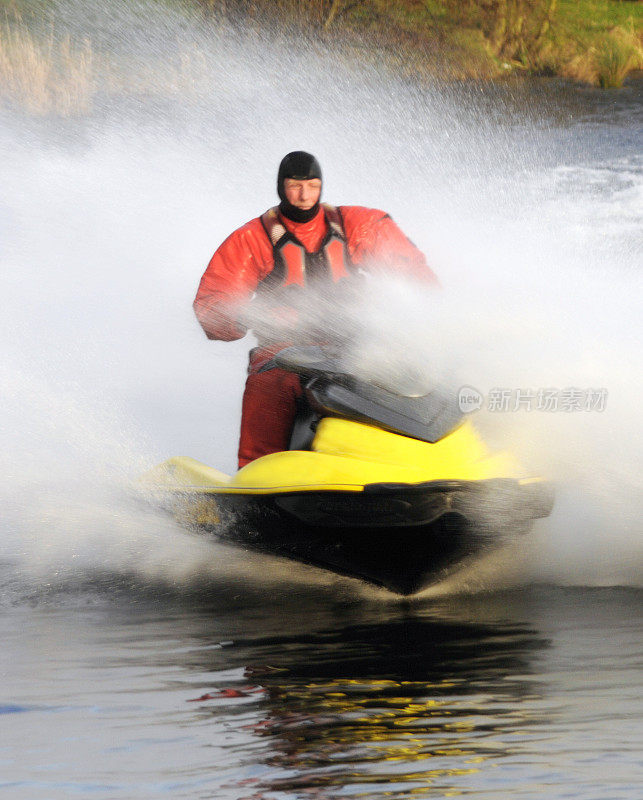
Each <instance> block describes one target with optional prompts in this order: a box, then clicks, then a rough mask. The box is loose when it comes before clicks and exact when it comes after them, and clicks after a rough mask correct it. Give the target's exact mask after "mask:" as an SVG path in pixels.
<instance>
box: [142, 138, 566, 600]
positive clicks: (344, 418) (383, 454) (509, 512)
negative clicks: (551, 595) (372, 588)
mask: <svg viewBox="0 0 643 800" xmlns="http://www.w3.org/2000/svg"><path fill="white" fill-rule="evenodd" d="M277 189H278V192H279V196H280V198H281V203H280V205H279V206H278V207H277V208H273V209H270V210H269V211H267V212H266V213H265V214H263V215H262V216H261V217H258V218H257V219H254V220H252V221H251V222H249V223H247V224H246V225H244V226H243V227H242V228H240V229H239V230H237V231H235V233H233V234H232V235H231V236H230V237H229V238H228V239H227V240H226V241H225V242H224V243H223V244H222V245H221V247H220V248H219V249H218V250H217V251H216V253H215V254H214V256H213V257H212V260H211V262H210V264H209V266H208V268H207V270H206V272H205V274H204V276H203V278H202V280H201V285H200V286H199V291H198V294H197V297H196V300H195V302H194V308H195V311H196V314H197V317H198V318H199V321H200V322H201V325H202V326H203V328H204V330H205V332H206V334H207V335H208V336H209V337H210V338H213V339H223V340H226V341H230V340H233V339H239V338H241V337H242V336H243V335H244V334H245V333H246V329H247V328H252V330H253V332H254V333H255V335H256V336H257V338H258V339H259V346H258V347H257V348H256V349H255V350H253V351H252V352H251V354H250V366H249V370H248V371H249V375H248V380H247V383H246V389H245V394H244V398H243V416H242V424H241V443H240V447H239V467H240V468H239V471H238V472H237V473H236V474H234V475H232V476H228V475H225V474H224V473H222V472H219V471H218V470H216V469H213V468H211V467H208V466H206V465H205V464H201V463H199V462H198V461H195V460H194V459H191V458H186V457H179V458H173V459H170V460H169V461H166V462H165V463H164V464H161V465H160V466H158V467H156V468H155V469H153V470H152V471H151V472H150V473H148V475H147V476H145V479H144V484H145V485H146V487H147V488H149V489H152V491H153V493H154V494H153V497H154V499H155V500H158V501H160V502H161V503H162V504H163V505H164V506H166V507H168V508H169V510H171V511H172V513H174V514H175V515H176V516H177V517H178V519H179V520H180V521H182V522H184V523H186V524H187V525H189V526H190V527H193V528H198V529H201V530H204V531H206V532H211V533H213V534H215V535H216V536H217V537H218V538H220V539H222V540H224V541H230V542H233V543H235V544H241V545H243V546H246V547H249V548H252V549H254V550H258V551H261V552H267V553H271V554H274V555H278V556H284V557H287V558H291V559H295V560H298V561H301V562H304V563H307V564H313V565H317V566H321V567H324V568H326V569H330V570H332V571H334V572H337V573H341V574H343V575H349V576H353V577H357V578H360V579H362V580H365V581H368V582H370V583H372V584H375V585H378V586H384V587H386V588H388V589H389V590H391V591H393V592H397V593H399V594H413V593H415V592H418V591H420V590H421V589H423V588H425V587H426V586H428V585H430V584H432V583H435V582H436V581H438V580H440V579H442V578H443V577H444V576H445V575H446V574H447V573H448V572H449V571H451V570H452V569H453V568H456V567H458V566H460V565H461V564H462V563H463V561H464V560H468V559H469V558H470V557H472V556H476V555H478V554H479V553H481V552H483V551H485V550H488V549H490V548H492V547H498V546H500V545H502V544H504V543H505V542H507V541H512V540H513V539H515V537H516V536H517V535H519V534H523V533H525V532H526V531H528V530H529V529H530V528H531V526H532V524H533V521H534V520H535V519H537V518H538V517H543V516H546V515H547V514H548V513H549V511H550V509H551V503H552V498H551V493H550V491H549V489H548V487H547V485H546V484H545V483H544V482H543V481H542V480H540V479H539V478H533V477H528V476H525V475H524V474H523V473H522V471H521V469H520V467H519V466H518V465H517V464H516V463H515V461H514V460H513V458H512V457H511V456H510V455H509V454H507V453H493V452H491V451H490V450H489V449H488V448H487V447H486V445H485V444H484V442H483V441H482V440H481V439H480V437H479V436H478V435H477V433H476V431H475V430H474V428H473V426H472V424H471V422H470V421H468V420H467V419H465V418H464V417H463V414H462V412H461V410H460V409H459V408H458V404H457V393H456V392H455V391H448V390H444V389H441V388H440V387H435V386H427V385H426V383H425V382H424V381H423V380H417V379H414V377H413V375H412V371H410V370H404V369H401V370H396V368H397V367H399V366H400V365H399V364H397V363H395V364H394V365H393V373H395V372H396V371H397V375H395V374H394V375H393V376H391V374H390V367H391V363H390V362H391V358H390V353H386V352H384V353H383V354H382V357H381V358H379V356H377V355H376V356H375V357H374V358H373V359H372V361H373V362H374V364H375V366H376V367H382V369H381V370H379V369H374V370H373V369H372V367H373V363H371V364H369V368H368V370H364V369H363V365H360V364H359V363H357V364H356V363H355V361H353V362H352V363H351V356H350V353H349V352H348V351H349V349H350V348H348V347H347V346H346V345H347V344H350V340H349V342H346V337H347V336H348V337H350V332H351V328H350V326H349V327H348V332H347V331H344V341H343V342H341V337H338V336H337V335H336V333H337V332H336V331H332V332H329V330H328V329H329V328H332V327H335V326H336V325H335V323H336V322H337V320H338V317H337V315H336V314H335V315H334V318H333V315H330V316H328V315H326V314H325V310H324V309H322V312H321V313H319V311H318V308H317V305H318V300H319V301H320V302H321V301H323V299H324V298H326V299H328V296H329V295H330V303H331V304H332V306H333V311H335V312H336V311H337V308H336V307H335V306H339V307H340V309H341V307H342V303H343V304H344V306H343V307H344V308H345V309H348V311H350V310H351V303H352V301H353V299H354V298H355V296H356V295H357V296H359V293H360V291H361V289H360V280H361V278H360V272H361V271H362V270H363V271H370V272H372V271H374V270H381V269H384V270H388V271H392V272H397V273H398V274H399V273H400V272H401V273H402V274H404V275H406V276H409V277H413V278H415V279H416V280H418V279H419V280H421V281H423V282H425V283H428V284H431V283H433V284H434V283H437V281H436V279H435V277H434V275H433V273H432V272H431V270H430V269H429V268H428V266H427V264H426V261H425V259H424V256H423V255H422V253H421V252H420V251H419V250H418V249H417V248H416V247H415V246H414V245H413V244H411V242H410V241H409V240H408V239H407V238H406V237H405V236H404V234H403V233H402V232H401V231H400V229H399V228H398V227H397V226H396V225H395V223H394V222H393V221H392V220H391V218H390V217H389V216H388V215H387V214H385V213H384V212H383V211H376V210H373V209H368V208H361V207H357V206H340V207H334V206H329V205H320V203H319V198H320V194H321V170H320V168H319V164H318V163H317V161H316V159H315V158H314V157H313V156H311V155H309V154H308V153H303V152H295V153H289V154H288V155H287V156H286V157H285V158H284V160H283V161H282V163H281V166H280V168H279V175H278V180H277ZM320 289H321V291H319V290H320ZM333 289H334V290H335V291H332V290H333ZM253 295H254V296H253ZM305 297H308V298H310V297H312V298H313V300H312V302H311V304H310V305H309V307H308V308H306V306H305V304H303V303H302V298H305ZM302 309H303V312H302ZM259 311H260V312H261V313H259ZM316 313H317V315H318V317H319V318H318V319H316V320H313V322H314V324H312V325H311V324H307V325H304V324H303V322H307V323H310V318H311V317H314V316H315V314H316ZM298 315H299V318H298ZM301 317H304V318H305V319H302V318H301ZM341 317H342V314H341V310H340V313H339V319H340V320H341ZM340 327H341V326H340ZM329 340H333V341H332V342H331V343H330V344H331V345H333V346H329ZM293 344H295V345H297V346H289V345H293ZM338 344H339V345H340V346H339V347H338ZM376 351H377V349H376ZM378 359H379V361H380V362H381V363H377V362H378Z"/></svg>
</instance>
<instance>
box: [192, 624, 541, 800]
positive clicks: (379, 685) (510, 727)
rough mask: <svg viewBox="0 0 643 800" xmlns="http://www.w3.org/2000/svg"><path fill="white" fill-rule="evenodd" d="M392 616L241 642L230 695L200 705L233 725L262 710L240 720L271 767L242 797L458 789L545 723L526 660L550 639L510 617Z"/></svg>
mask: <svg viewBox="0 0 643 800" xmlns="http://www.w3.org/2000/svg"><path fill="white" fill-rule="evenodd" d="M398 612H399V615H398V616H397V617H395V615H390V617H389V618H388V619H385V620H383V621H377V620H370V621H367V622H360V623H358V624H346V625H343V626H342V625H337V626H335V627H329V628H325V629H323V628H322V629H319V630H318V631H317V632H315V633H314V634H305V633H296V632H295V633H292V632H291V633H284V634H282V635H271V636H266V637H258V638H253V639H249V640H246V641H244V642H243V643H242V644H243V648H244V650H245V651H246V652H248V653H249V654H252V660H251V661H250V662H248V664H247V666H246V667H245V669H244V671H243V675H242V680H241V681H238V682H235V683H234V690H233V694H230V693H229V690H228V691H227V692H226V690H224V691H222V692H220V693H219V694H218V695H217V694H214V695H211V697H210V698H209V699H213V700H215V701H216V703H215V704H213V705H210V706H208V702H207V701H204V702H203V704H202V706H201V707H200V708H199V717H200V718H201V719H202V720H204V719H206V718H207V717H212V718H214V719H213V720H212V721H215V720H216V721H219V722H220V720H221V715H228V714H231V715H233V716H234V717H235V720H236V721H235V723H234V724H235V725H239V724H240V722H241V720H240V719H239V718H238V716H237V715H238V714H239V713H247V711H248V707H249V705H248V704H249V702H251V700H250V698H252V699H253V700H254V701H255V702H256V704H258V708H257V707H256V706H255V710H256V711H258V713H257V714H256V715H255V716H254V718H253V719H252V720H248V721H246V722H245V724H244V728H245V729H246V730H247V731H249V732H250V733H251V734H252V736H253V737H255V738H256V739H257V740H261V741H262V742H263V743H264V745H265V746H266V748H265V751H264V753H265V756H264V759H263V767H264V769H263V770H262V774H261V775H260V776H258V777H249V778H248V777H246V778H244V779H243V780H242V781H241V783H238V784H236V790H237V791H238V792H239V794H237V795H236V796H237V797H238V798H243V800H276V799H277V798H287V797H288V798H290V797H302V798H308V797H314V798H336V797H338V796H339V795H340V794H341V796H342V797H344V796H347V795H349V796H354V797H369V798H371V797H379V796H382V797H387V798H401V797H413V796H427V795H426V793H427V791H430V792H431V794H433V792H439V793H441V794H442V795H444V794H448V793H454V794H459V793H460V792H461V791H462V790H463V788H464V785H463V781H466V780H467V778H468V777H469V776H471V775H472V774H474V773H477V772H479V771H481V770H487V769H491V768H492V767H493V766H494V765H495V764H496V763H497V762H498V759H501V758H503V757H506V756H508V755H513V754H515V752H516V751H517V749H520V748H521V747H522V746H523V742H524V741H525V740H528V739H529V738H530V737H533V735H534V726H538V724H539V723H542V722H544V721H545V717H544V716H543V714H542V712H541V711H539V701H540V699H541V687H540V684H539V682H538V680H536V679H535V675H534V673H533V671H532V662H533V660H534V659H535V657H536V654H537V653H538V651H540V650H542V649H543V648H545V647H547V642H546V640H544V639H543V638H542V637H541V636H539V635H538V633H537V632H536V631H535V630H534V629H533V628H531V627H530V626H528V625H525V624H517V623H515V622H514V623H512V622H496V623H479V622H466V621H457V620H456V621H453V620H449V619H446V620H445V619H441V618H439V615H438V617H437V618H436V616H435V615H434V614H433V613H430V612H426V611H422V609H415V610H413V609H411V610H407V611H403V610H401V609H398ZM239 644H240V643H239ZM235 649H236V648H235ZM237 655H239V654H237ZM204 666H205V665H204V664H200V668H203V667H204ZM234 692H236V694H234ZM206 697H207V696H206ZM253 757H254V758H255V759H256V753H255V754H254V756H253ZM465 785H466V784H465ZM229 788H232V787H229Z"/></svg>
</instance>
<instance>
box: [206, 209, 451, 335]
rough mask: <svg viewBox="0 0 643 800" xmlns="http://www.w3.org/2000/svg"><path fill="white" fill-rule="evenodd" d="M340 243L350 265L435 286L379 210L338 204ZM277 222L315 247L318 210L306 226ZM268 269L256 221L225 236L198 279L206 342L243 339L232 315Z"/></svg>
mask: <svg viewBox="0 0 643 800" xmlns="http://www.w3.org/2000/svg"><path fill="white" fill-rule="evenodd" d="M339 210H340V212H341V216H342V220H343V223H344V233H345V235H346V245H347V248H348V252H349V255H350V258H351V261H352V262H353V264H354V265H356V266H358V267H361V268H364V269H369V268H370V269H373V268H379V269H381V268H384V269H387V268H390V269H391V271H392V272H395V273H398V274H404V275H407V276H410V277H413V278H416V279H420V280H423V281H428V282H431V283H437V280H436V278H435V275H434V274H433V272H432V271H431V270H430V269H429V267H428V266H427V263H426V259H425V258H424V255H423V254H422V252H421V251H420V250H418V249H417V247H415V245H413V244H412V243H411V242H410V241H409V240H408V239H407V238H406V236H405V235H404V234H403V233H402V231H401V230H400V229H399V228H398V226H397V225H396V224H395V223H394V222H393V220H392V219H391V218H390V217H389V216H388V214H386V213H385V212H384V211H378V210H376V209H373V208H363V207H361V206H340V209H339ZM279 218H280V221H281V222H282V223H283V224H284V226H285V227H286V228H287V229H288V230H289V231H290V232H291V233H293V234H294V235H295V236H296V237H297V239H298V240H299V241H300V242H301V243H302V245H303V246H304V247H305V248H306V250H307V251H308V252H311V253H312V252H315V251H316V250H318V249H319V247H320V245H321V242H322V240H323V239H324V236H325V235H326V232H327V223H326V218H325V216H324V212H323V210H322V209H321V208H320V210H319V213H318V214H317V215H316V216H315V217H314V218H313V219H312V220H311V221H310V222H303V223H302V222H293V221H292V220H289V219H287V218H285V217H283V216H282V215H279ZM273 267H274V256H273V246H272V243H271V242H270V240H269V238H268V235H267V233H266V231H265V229H264V227H263V224H262V222H261V218H260V217H257V218H256V219H253V220H251V221H250V222H248V223H246V224H245V225H244V226H243V227H241V228H239V229H238V230H236V231H235V232H234V233H233V234H231V235H230V236H229V237H228V238H227V239H226V240H225V241H224V242H223V244H222V245H221V246H220V247H219V249H218V250H217V251H216V252H215V254H214V255H213V256H212V259H211V260H210V263H209V264H208V268H207V269H206V271H205V272H204V274H203V277H202V278H201V283H200V284H199V289H198V291H197V295H196V298H195V300H194V311H195V313H196V315H197V318H198V320H199V322H200V323H201V326H202V328H203V330H204V331H205V332H206V334H207V336H208V338H209V339H222V340H224V341H232V340H233V339H240V338H241V337H242V336H244V335H245V333H246V329H245V328H244V327H243V326H242V325H241V324H240V323H239V322H238V312H239V311H240V310H242V309H243V308H244V306H245V305H246V304H247V303H248V302H249V301H250V299H251V297H252V294H253V292H254V291H255V290H256V288H257V286H258V284H259V282H260V281H262V280H263V279H264V278H265V277H266V276H267V275H268V274H269V273H270V272H271V270H272V268H273Z"/></svg>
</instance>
